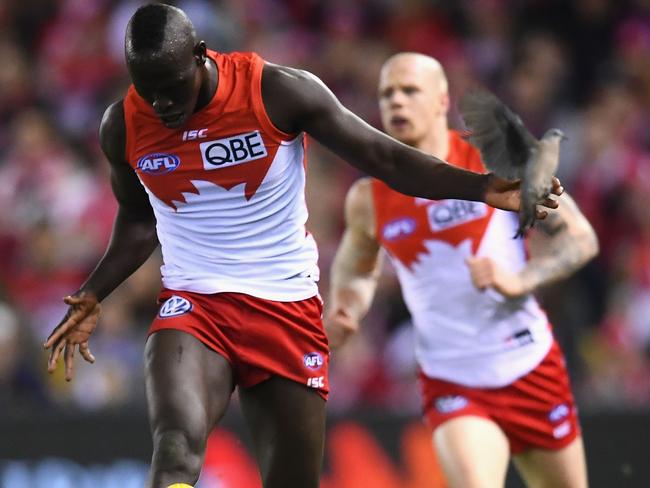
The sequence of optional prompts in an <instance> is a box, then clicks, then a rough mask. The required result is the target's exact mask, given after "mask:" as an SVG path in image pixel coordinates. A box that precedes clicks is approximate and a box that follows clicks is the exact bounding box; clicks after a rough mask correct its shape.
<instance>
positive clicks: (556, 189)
mask: <svg viewBox="0 0 650 488" xmlns="http://www.w3.org/2000/svg"><path fill="white" fill-rule="evenodd" d="M551 185H552V187H551V193H553V194H554V195H562V193H564V187H563V186H562V183H561V182H560V179H559V178H558V177H556V176H554V177H553V180H552V182H551Z"/></svg>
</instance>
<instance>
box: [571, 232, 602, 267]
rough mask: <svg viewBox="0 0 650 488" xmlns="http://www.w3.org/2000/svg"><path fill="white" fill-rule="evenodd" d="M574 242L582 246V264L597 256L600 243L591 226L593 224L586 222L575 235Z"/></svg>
mask: <svg viewBox="0 0 650 488" xmlns="http://www.w3.org/2000/svg"><path fill="white" fill-rule="evenodd" d="M574 242H575V243H576V244H577V245H579V246H580V249H581V250H582V252H581V254H582V264H586V263H588V262H589V261H591V260H592V259H593V258H595V257H596V256H597V255H598V252H599V251H600V245H599V243H598V236H597V235H596V232H595V231H594V229H593V228H592V227H591V225H589V224H586V225H585V226H584V227H583V228H582V229H581V230H580V232H579V234H578V235H576V236H575V238H574Z"/></svg>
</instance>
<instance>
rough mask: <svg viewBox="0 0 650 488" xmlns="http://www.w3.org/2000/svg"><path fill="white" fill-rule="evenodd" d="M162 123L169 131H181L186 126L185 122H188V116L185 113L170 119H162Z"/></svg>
mask: <svg viewBox="0 0 650 488" xmlns="http://www.w3.org/2000/svg"><path fill="white" fill-rule="evenodd" d="M160 121H161V122H162V124H163V125H164V126H165V127H167V128H168V129H180V128H181V127H183V125H185V122H187V115H186V114H185V113H181V114H180V115H178V116H177V117H174V118H170V119H164V118H162V119H160Z"/></svg>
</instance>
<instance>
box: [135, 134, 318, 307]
mask: <svg viewBox="0 0 650 488" xmlns="http://www.w3.org/2000/svg"><path fill="white" fill-rule="evenodd" d="M304 156H305V155H304V148H303V136H302V135H301V136H298V137H297V138H295V139H294V140H292V141H287V142H283V143H282V144H281V145H280V147H279V148H278V151H277V153H276V155H275V158H274V160H273V162H272V164H271V166H270V168H269V170H268V172H267V174H266V176H265V177H264V180H263V181H262V183H261V185H260V187H259V188H258V189H257V191H256V192H255V194H254V195H253V196H252V197H251V198H250V200H246V197H245V193H244V192H245V189H244V187H245V183H241V184H239V185H236V186H234V187H232V188H231V189H230V190H226V189H224V188H223V187H221V186H218V185H216V184H213V183H212V182H209V181H204V180H193V181H192V183H193V185H194V186H195V187H196V189H197V190H198V194H197V193H184V194H183V196H184V198H185V202H178V201H175V202H174V204H175V205H176V207H177V210H174V208H172V207H170V206H169V205H167V204H165V203H164V202H162V201H161V200H160V199H158V198H157V197H156V196H155V195H154V194H153V193H152V192H151V191H149V190H147V192H148V193H149V199H150V201H151V204H152V206H153V209H154V212H155V215H156V219H157V231H158V238H159V241H160V244H161V248H162V254H163V261H164V265H163V266H162V268H161V271H162V280H163V285H164V286H165V287H166V288H169V289H172V290H186V291H192V292H197V293H203V294H212V293H219V292H239V293H246V294H248V295H252V296H256V297H259V298H264V299H267V300H276V301H297V300H304V299H306V298H310V297H312V296H314V295H316V294H318V288H317V281H318V278H319V270H318V265H317V261H318V251H317V248H316V243H315V242H314V239H313V238H312V236H311V234H309V233H308V232H307V231H306V230H305V223H306V222H307V216H308V214H307V206H306V203H305V167H304Z"/></svg>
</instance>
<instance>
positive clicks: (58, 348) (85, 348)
mask: <svg viewBox="0 0 650 488" xmlns="http://www.w3.org/2000/svg"><path fill="white" fill-rule="evenodd" d="M125 134H126V129H125V125H124V110H123V106H122V102H121V101H120V102H117V103H115V104H113V105H111V106H110V107H109V108H108V109H107V110H106V112H105V113H104V117H103V119H102V123H101V126H100V130H99V138H100V144H101V147H102V150H103V151H104V154H105V155H106V157H107V159H108V161H109V163H110V166H111V185H112V188H113V193H114V194H115V198H116V199H117V201H118V204H119V209H118V213H117V217H116V218H115V223H114V225H113V233H112V235H111V240H110V242H109V245H108V248H107V250H106V253H105V254H104V256H103V257H102V259H101V260H100V261H99V263H98V265H97V267H96V268H95V270H94V271H93V272H92V273H91V274H90V276H89V277H88V279H87V280H86V282H85V283H84V284H83V285H82V286H81V288H80V289H79V290H78V291H77V292H76V293H73V294H72V295H70V296H67V297H65V298H64V302H65V303H66V304H67V305H69V309H68V311H67V313H66V314H65V316H64V317H63V319H62V320H61V321H60V322H59V324H58V325H57V326H56V327H55V328H54V330H53V331H52V333H51V334H50V336H49V337H48V338H47V341H46V342H45V345H44V346H45V348H46V349H51V351H50V359H49V361H48V371H49V372H50V373H51V372H53V371H54V370H55V369H56V365H57V362H58V360H59V357H60V356H61V354H62V353H63V355H64V362H65V378H66V380H68V381H69V380H71V379H72V376H73V372H74V361H73V359H74V351H75V348H76V347H77V346H78V347H79V352H80V353H81V355H82V357H83V358H84V359H85V360H86V361H88V362H91V363H92V362H94V360H95V359H94V357H93V355H92V354H91V353H90V349H89V345H88V339H89V337H90V335H91V334H92V332H93V331H94V330H95V327H96V326H97V320H98V318H99V313H100V310H101V309H100V305H99V302H101V300H103V299H104V298H105V297H106V296H108V295H109V294H110V293H111V292H112V291H113V290H114V289H115V288H117V286H118V285H119V284H120V283H122V282H123V281H124V280H125V279H126V278H128V277H129V276H130V275H131V274H132V273H133V272H134V271H135V270H137V269H138V268H139V267H140V266H141V265H142V264H143V263H144V262H145V261H146V260H147V258H148V257H149V256H150V255H151V253H152V252H153V251H154V249H155V248H156V246H157V245H158V239H157V237H156V223H155V219H154V215H153V210H152V208H151V204H150V203H149V199H148V197H147V194H146V192H145V191H144V189H143V187H142V185H141V184H140V182H139V180H138V178H137V176H136V174H135V172H134V171H133V169H132V168H131V167H130V166H129V164H128V163H127V161H126V159H125V147H126V144H125V142H126V135H125Z"/></svg>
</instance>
